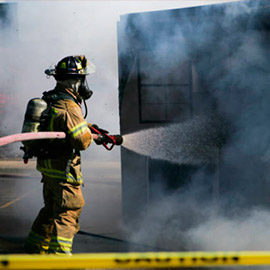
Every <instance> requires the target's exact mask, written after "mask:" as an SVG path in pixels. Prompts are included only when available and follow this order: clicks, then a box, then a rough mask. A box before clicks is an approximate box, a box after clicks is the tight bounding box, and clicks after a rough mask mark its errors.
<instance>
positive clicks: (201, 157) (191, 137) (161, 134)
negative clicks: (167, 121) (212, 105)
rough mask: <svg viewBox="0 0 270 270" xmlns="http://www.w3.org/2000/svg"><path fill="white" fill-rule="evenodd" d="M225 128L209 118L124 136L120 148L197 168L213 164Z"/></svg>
mask: <svg viewBox="0 0 270 270" xmlns="http://www.w3.org/2000/svg"><path fill="white" fill-rule="evenodd" d="M222 133H225V126H224V123H221V122H220V121H218V119H216V117H215V118H214V117H212V118H211V116H197V117H195V118H193V119H192V120H188V121H186V122H184V123H178V124H171V125H168V126H165V127H160V128H152V129H147V130H143V131H140V132H135V133H132V134H128V135H125V136H124V143H123V147H126V148H127V149H130V150H132V151H134V152H137V153H139V154H142V155H146V156H149V157H151V158H154V159H160V160H167V161H169V162H171V163H176V164H179V165H181V164H185V165H201V164H207V163H211V162H216V161H217V160H218V158H219V147H220V145H221V144H222V138H223V137H224V136H225V134H222Z"/></svg>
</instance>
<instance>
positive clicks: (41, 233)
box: [25, 176, 85, 254]
mask: <svg viewBox="0 0 270 270" xmlns="http://www.w3.org/2000/svg"><path fill="white" fill-rule="evenodd" d="M42 182H43V197H44V204H45V206H44V207H43V208H42V209H41V210H40V212H39V214H38V216H37V218H36V220H35V221H34V223H33V225H32V228H31V231H30V233H29V236H28V237H27V240H26V243H25V250H26V252H28V253H41V254H45V253H54V254H71V251H72V243H73V238H74V236H75V234H76V233H77V232H78V231H79V216H80V214H81V211H82V207H83V206H84V204H85V202H84V198H83V195H82V190H81V186H80V185H77V186H76V185H73V184H70V183H66V182H64V183H63V182H60V181H59V180H57V179H51V178H48V177H44V176H43V179H42Z"/></svg>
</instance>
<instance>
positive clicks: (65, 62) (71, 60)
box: [45, 55, 95, 79]
mask: <svg viewBox="0 0 270 270" xmlns="http://www.w3.org/2000/svg"><path fill="white" fill-rule="evenodd" d="M93 72H95V66H94V65H93V64H90V63H89V61H88V60H87V59H86V57H85V56H84V55H75V56H67V57H65V58H63V59H62V60H60V61H59V62H58V64H57V65H56V67H55V68H54V69H46V70H45V74H47V75H49V76H51V75H52V76H54V77H56V79H57V77H58V78H59V77H73V76H85V75H88V74H90V73H93Z"/></svg>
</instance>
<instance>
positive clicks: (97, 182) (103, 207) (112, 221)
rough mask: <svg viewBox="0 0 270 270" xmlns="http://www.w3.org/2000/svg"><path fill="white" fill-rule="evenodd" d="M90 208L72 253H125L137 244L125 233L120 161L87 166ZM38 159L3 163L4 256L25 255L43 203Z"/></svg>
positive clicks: (0, 245) (0, 239)
mask: <svg viewBox="0 0 270 270" xmlns="http://www.w3.org/2000/svg"><path fill="white" fill-rule="evenodd" d="M83 175H84V182H85V184H84V187H83V194H84V197H85V201H86V205H85V207H84V209H83V212H82V214H81V218H80V225H81V229H80V233H79V234H77V235H76V237H75V239H74V245H73V252H74V253H81V252H125V251H129V250H136V249H137V247H136V245H132V244H130V243H129V242H128V241H126V240H125V236H124V233H123V230H122V215H121V212H122V205H121V173H120V162H118V161H115V162H111V161H108V162H89V163H84V167H83ZM40 179H41V176H40V173H39V172H37V171H36V170H35V161H33V160H32V161H30V162H29V163H28V164H24V163H23V162H22V161H21V160H0V186H1V188H0V221H1V222H0V253H2V254H11V253H23V243H24V241H25V239H26V237H27V235H28V232H29V230H30V228H31V225H32V222H33V220H34V219H35V217H36V215H37V214H38V212H39V210H40V208H41V207H42V205H43V200H42V183H41V182H40Z"/></svg>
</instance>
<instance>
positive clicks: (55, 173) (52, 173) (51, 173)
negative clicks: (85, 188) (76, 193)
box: [37, 165, 83, 184]
mask: <svg viewBox="0 0 270 270" xmlns="http://www.w3.org/2000/svg"><path fill="white" fill-rule="evenodd" d="M37 170H38V171H40V172H41V173H42V174H44V175H45V176H48V177H50V178H56V179H63V180H66V181H67V182H68V183H71V184H82V183H83V178H82V175H80V176H79V177H78V179H76V178H75V177H74V176H73V175H72V174H71V173H68V174H67V173H66V172H65V171H60V170H55V169H48V168H42V167H41V166H40V165H37Z"/></svg>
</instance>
